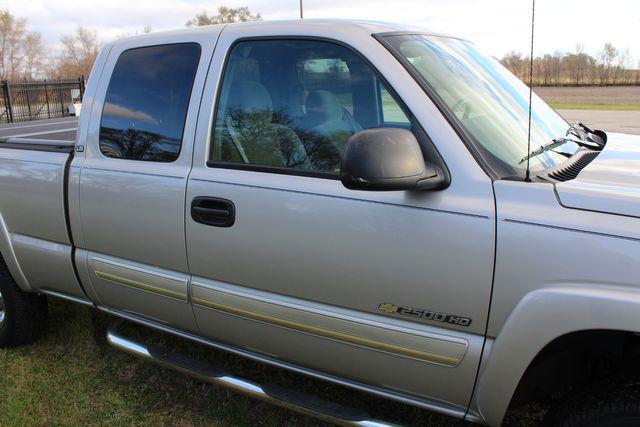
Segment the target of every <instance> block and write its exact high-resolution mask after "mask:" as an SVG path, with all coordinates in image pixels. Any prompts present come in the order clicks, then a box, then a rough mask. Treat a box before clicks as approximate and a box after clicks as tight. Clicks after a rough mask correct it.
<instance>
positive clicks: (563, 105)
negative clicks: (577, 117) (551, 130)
mask: <svg viewBox="0 0 640 427" xmlns="http://www.w3.org/2000/svg"><path fill="white" fill-rule="evenodd" d="M549 105H550V106H551V107H553V108H555V109H556V110H615V111H640V105H608V104H577V103H567V102H550V103H549Z"/></svg>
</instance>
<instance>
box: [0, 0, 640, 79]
mask: <svg viewBox="0 0 640 427" xmlns="http://www.w3.org/2000/svg"><path fill="white" fill-rule="evenodd" d="M261 19H262V17H261V16H260V14H259V13H258V14H255V15H254V14H252V13H251V11H250V10H249V8H247V7H238V8H230V7H225V6H221V7H219V8H218V13H217V14H214V15H209V14H208V13H207V12H206V11H203V12H200V13H196V14H195V17H194V18H193V19H190V20H189V21H187V22H186V23H185V25H186V26H187V27H195V26H202V25H212V24H220V23H228V22H246V21H259V20H261ZM150 31H151V27H149V26H145V27H144V28H143V29H142V32H145V33H147V32H150ZM126 35H127V34H123V35H122V36H126ZM101 47H102V41H101V40H100V38H99V37H98V34H97V32H96V31H93V30H89V29H87V28H84V27H82V26H80V27H78V28H76V29H75V31H73V32H72V33H69V34H65V35H63V36H62V37H61V38H60V48H59V49H57V50H55V51H53V52H52V51H51V50H50V49H49V48H48V47H47V46H46V44H45V43H44V41H43V39H42V35H41V34H40V33H38V32H36V31H32V30H30V29H29V28H28V26H27V20H26V19H25V18H17V17H15V16H14V15H12V14H11V13H10V12H9V11H8V10H0V79H1V80H11V81H15V80H21V79H36V78H49V79H52V78H54V79H55V78H77V77H79V76H83V75H84V76H88V75H89V72H90V71H91V66H92V65H93V62H94V61H95V59H96V57H97V56H98V52H99V51H100V48H101ZM500 62H501V63H502V64H503V65H504V66H505V67H507V68H508V69H509V70H510V71H511V72H513V73H514V74H515V75H516V76H517V77H518V78H520V79H521V80H522V81H524V82H528V81H529V68H530V59H529V57H527V56H524V55H523V54H521V53H518V52H509V53H508V54H506V55H505V56H504V57H503V58H502V59H500ZM533 84H534V85H536V86H593V85H602V86H606V85H640V70H637V69H633V59H632V58H631V55H630V54H629V50H628V49H627V50H624V51H620V50H619V49H617V48H616V47H615V46H613V45H612V44H611V43H606V44H605V45H604V47H603V49H602V50H601V51H600V52H599V54H598V55H597V56H596V57H594V56H591V55H589V54H587V53H585V52H584V47H583V46H582V45H577V46H576V49H575V52H570V53H565V52H556V53H554V54H545V55H543V56H538V57H535V58H534V60H533Z"/></svg>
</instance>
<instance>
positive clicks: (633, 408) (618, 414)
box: [543, 383, 640, 427]
mask: <svg viewBox="0 0 640 427" xmlns="http://www.w3.org/2000/svg"><path fill="white" fill-rule="evenodd" d="M543 424H544V425H545V426H558V427H578V426H580V427H637V426H640V384H638V383H632V384H627V385H619V386H614V387H605V388H603V389H592V390H589V391H588V392H582V393H579V394H577V395H575V396H570V397H569V398H567V399H565V400H564V401H561V402H560V403H559V404H558V405H557V406H554V407H553V408H551V410H549V413H548V414H547V416H546V417H545V419H544V422H543Z"/></svg>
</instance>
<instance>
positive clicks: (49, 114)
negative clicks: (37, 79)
mask: <svg viewBox="0 0 640 427" xmlns="http://www.w3.org/2000/svg"><path fill="white" fill-rule="evenodd" d="M44 99H45V101H46V103H47V118H49V119H50V118H51V107H50V106H49V88H48V87H47V79H44Z"/></svg>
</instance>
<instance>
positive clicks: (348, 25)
mask: <svg viewBox="0 0 640 427" xmlns="http://www.w3.org/2000/svg"><path fill="white" fill-rule="evenodd" d="M320 25H324V26H328V25H330V26H331V28H334V29H336V28H339V27H342V29H351V30H354V31H363V32H367V33H369V34H377V33H386V32H393V31H407V32H416V33H428V34H434V35H442V36H449V37H451V36H450V35H447V34H442V33H435V32H430V31H426V30H425V29H423V28H419V27H414V26H409V25H402V24H394V23H389V22H379V21H365V20H353V19H291V20H274V21H253V22H239V23H232V24H217V25H206V26H202V27H191V28H181V29H177V30H168V31H158V32H153V33H147V34H139V35H135V36H130V37H125V38H123V39H119V40H117V41H115V42H114V43H115V44H117V43H118V42H119V41H120V40H132V39H136V38H144V39H150V38H151V39H153V38H154V37H158V38H160V37H166V36H170V35H172V34H175V35H184V34H188V33H194V34H202V33H208V32H212V33H213V32H217V31H218V30H219V29H220V27H221V26H243V27H249V28H250V27H255V26H259V27H272V28H274V29H283V30H285V29H286V30H292V29H296V28H300V29H302V28H305V27H318V26H320Z"/></svg>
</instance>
